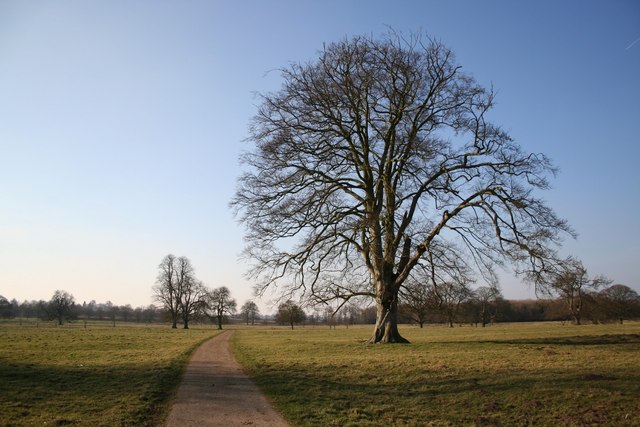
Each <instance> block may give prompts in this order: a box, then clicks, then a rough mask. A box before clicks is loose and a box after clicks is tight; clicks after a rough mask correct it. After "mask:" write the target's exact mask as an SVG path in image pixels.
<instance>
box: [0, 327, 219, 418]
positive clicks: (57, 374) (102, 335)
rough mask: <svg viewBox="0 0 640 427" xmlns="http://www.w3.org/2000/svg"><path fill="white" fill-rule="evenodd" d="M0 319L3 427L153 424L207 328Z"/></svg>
mask: <svg viewBox="0 0 640 427" xmlns="http://www.w3.org/2000/svg"><path fill="white" fill-rule="evenodd" d="M35 325H36V324H35V323H26V322H25V323H23V324H22V325H20V324H18V323H15V322H12V323H7V322H0V343H1V347H0V425H1V426H36V425H37V426H62V425H82V426H156V425H159V424H161V423H162V421H163V420H164V418H165V417H166V415H167V413H168V409H169V403H170V399H171V398H172V397H173V394H174V393H175V391H176V389H177V386H178V384H179V382H180V376H181V374H182V371H183V368H184V366H185V364H186V362H187V360H188V357H189V355H190V354H191V352H192V351H193V350H194V349H195V348H196V347H197V346H198V345H200V344H201V343H202V342H204V341H205V340H207V339H208V338H211V337H213V336H214V335H216V333H217V332H216V331H214V330H213V329H212V328H211V327H208V328H203V329H198V328H194V329H188V330H182V329H173V330H172V329H170V328H169V327H168V326H148V327H145V326H130V325H121V324H118V325H117V326H116V327H113V325H112V324H111V323H101V324H91V325H89V326H88V327H87V328H86V329H85V328H84V327H83V325H82V324H78V323H75V324H67V325H64V326H62V327H52V326H50V325H51V323H48V324H44V325H43V323H42V322H41V323H39V324H38V327H36V326H35Z"/></svg>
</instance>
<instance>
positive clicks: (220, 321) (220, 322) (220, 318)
mask: <svg viewBox="0 0 640 427" xmlns="http://www.w3.org/2000/svg"><path fill="white" fill-rule="evenodd" d="M218 329H222V315H219V316H218Z"/></svg>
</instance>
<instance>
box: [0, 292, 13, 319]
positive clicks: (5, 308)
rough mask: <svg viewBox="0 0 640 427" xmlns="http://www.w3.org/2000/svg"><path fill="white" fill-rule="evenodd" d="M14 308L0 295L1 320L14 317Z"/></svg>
mask: <svg viewBox="0 0 640 427" xmlns="http://www.w3.org/2000/svg"><path fill="white" fill-rule="evenodd" d="M13 311H14V306H13V305H12V304H11V303H10V302H9V300H8V299H6V298H5V297H3V296H2V295H0V317H1V318H3V319H9V318H11V317H14V313H13Z"/></svg>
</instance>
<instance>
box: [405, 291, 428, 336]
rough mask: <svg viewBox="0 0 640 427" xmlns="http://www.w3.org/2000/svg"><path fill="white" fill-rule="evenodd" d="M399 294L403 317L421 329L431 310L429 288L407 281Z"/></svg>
mask: <svg viewBox="0 0 640 427" xmlns="http://www.w3.org/2000/svg"><path fill="white" fill-rule="evenodd" d="M400 292H401V296H402V301H403V303H402V306H403V309H404V310H403V311H404V313H405V315H407V316H408V317H409V318H410V319H411V320H412V321H414V322H416V323H417V324H418V325H420V327H421V328H422V327H423V326H424V324H425V322H426V321H427V316H428V314H429V311H430V310H431V309H432V304H431V301H430V297H431V293H430V292H429V288H428V287H427V286H425V285H424V284H423V283H419V282H417V281H409V282H408V283H407V284H405V286H404V288H403V289H402V290H401V291H400Z"/></svg>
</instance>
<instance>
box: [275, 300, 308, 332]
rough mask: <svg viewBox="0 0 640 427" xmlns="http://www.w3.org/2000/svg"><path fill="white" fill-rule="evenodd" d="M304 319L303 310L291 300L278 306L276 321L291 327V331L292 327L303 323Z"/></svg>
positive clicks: (305, 316)
mask: <svg viewBox="0 0 640 427" xmlns="http://www.w3.org/2000/svg"><path fill="white" fill-rule="evenodd" d="M306 318H307V315H306V314H305V312H304V310H302V308H301V307H300V306H299V305H298V304H296V303H295V302H293V301H291V300H287V301H285V302H283V303H282V304H280V305H279V306H278V312H277V313H276V321H277V322H278V323H284V324H288V325H291V329H293V325H295V324H296V323H300V322H303V321H304V320H305V319H306Z"/></svg>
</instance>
